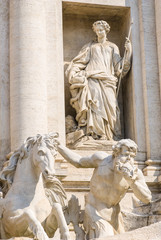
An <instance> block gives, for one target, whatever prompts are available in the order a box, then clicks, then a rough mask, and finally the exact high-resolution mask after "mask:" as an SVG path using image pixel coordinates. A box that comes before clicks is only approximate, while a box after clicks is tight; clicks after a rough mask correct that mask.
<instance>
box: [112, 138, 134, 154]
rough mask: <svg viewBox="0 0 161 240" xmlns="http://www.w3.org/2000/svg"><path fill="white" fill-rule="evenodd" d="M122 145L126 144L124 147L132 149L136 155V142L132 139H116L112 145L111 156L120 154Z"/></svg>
mask: <svg viewBox="0 0 161 240" xmlns="http://www.w3.org/2000/svg"><path fill="white" fill-rule="evenodd" d="M123 146H126V147H128V148H129V149H130V150H132V151H133V152H134V154H135V156H136V154H137V150H138V146H137V144H136V143H135V142H134V141H132V140H131V139H121V140H120V141H118V142H117V143H116V145H114V146H113V147H112V150H113V153H112V156H113V157H117V156H118V155H119V154H120V152H121V148H122V147H123Z"/></svg>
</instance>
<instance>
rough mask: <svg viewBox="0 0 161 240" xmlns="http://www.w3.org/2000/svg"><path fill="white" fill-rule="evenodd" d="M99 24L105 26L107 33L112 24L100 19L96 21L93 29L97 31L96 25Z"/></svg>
mask: <svg viewBox="0 0 161 240" xmlns="http://www.w3.org/2000/svg"><path fill="white" fill-rule="evenodd" d="M98 25H101V26H103V27H104V29H105V30H106V34H107V33H109V31H110V25H109V24H108V23H107V22H106V21H104V20H99V21H96V22H94V23H93V26H92V29H93V31H94V32H96V26H98Z"/></svg>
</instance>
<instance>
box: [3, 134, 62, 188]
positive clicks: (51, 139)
mask: <svg viewBox="0 0 161 240" xmlns="http://www.w3.org/2000/svg"><path fill="white" fill-rule="evenodd" d="M57 137H58V133H50V134H44V135H41V134H37V135H36V136H35V137H29V138H27V139H26V140H25V141H24V143H23V144H22V146H21V147H20V148H19V149H18V150H16V151H14V153H13V154H12V156H11V157H10V159H9V163H8V166H7V167H4V169H2V171H1V172H0V181H1V182H2V183H3V185H4V188H5V187H6V186H5V185H6V184H7V185H8V187H10V185H11V184H12V183H13V179H14V174H15V171H16V167H17V163H18V161H22V160H23V159H26V158H27V157H28V156H29V152H30V150H31V148H32V147H33V146H34V144H35V143H38V144H40V143H42V142H45V143H46V145H47V147H48V148H50V149H51V150H52V149H55V147H56V145H57V144H56V141H55V138H57Z"/></svg>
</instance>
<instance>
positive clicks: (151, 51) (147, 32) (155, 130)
mask: <svg viewBox="0 0 161 240" xmlns="http://www.w3.org/2000/svg"><path fill="white" fill-rule="evenodd" d="M139 11H140V36H141V43H142V49H141V54H142V79H143V80H142V81H143V86H144V88H143V89H144V109H145V112H144V114H145V128H146V149H147V161H146V164H147V165H148V167H146V168H145V169H144V174H145V175H158V174H159V171H160V170H161V166H160V164H161V161H160V160H161V159H160V157H161V156H160V149H161V106H160V91H159V90H160V83H159V74H158V70H159V69H158V60H157V59H158V55H157V38H156V25H155V1H153V0H149V1H146V0H140V1H139Z"/></svg>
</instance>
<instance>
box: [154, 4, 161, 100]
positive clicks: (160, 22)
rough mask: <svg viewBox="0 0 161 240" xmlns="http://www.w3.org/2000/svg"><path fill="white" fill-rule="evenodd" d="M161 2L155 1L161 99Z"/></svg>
mask: <svg viewBox="0 0 161 240" xmlns="http://www.w3.org/2000/svg"><path fill="white" fill-rule="evenodd" d="M160 13H161V1H160V0H155V20H156V36H157V53H158V67H159V83H160V99H161V28H160V26H161V14H160Z"/></svg>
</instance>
